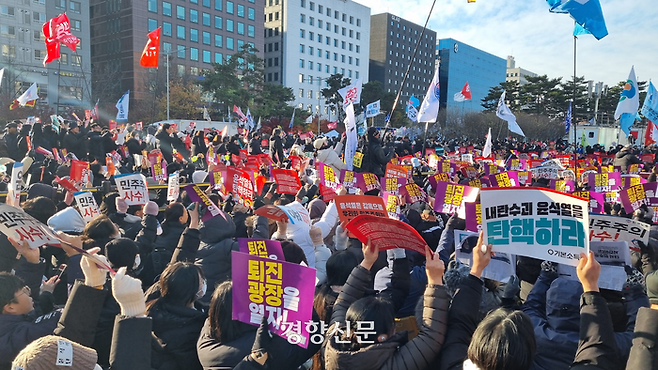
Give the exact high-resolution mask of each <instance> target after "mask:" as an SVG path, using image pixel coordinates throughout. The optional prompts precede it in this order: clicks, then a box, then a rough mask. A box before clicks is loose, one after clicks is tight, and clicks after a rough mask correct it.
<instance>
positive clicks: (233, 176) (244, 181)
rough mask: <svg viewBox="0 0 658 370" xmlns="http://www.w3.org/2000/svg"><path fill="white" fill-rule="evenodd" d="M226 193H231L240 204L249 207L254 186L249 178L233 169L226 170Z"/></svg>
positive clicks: (242, 172)
mask: <svg viewBox="0 0 658 370" xmlns="http://www.w3.org/2000/svg"><path fill="white" fill-rule="evenodd" d="M226 177H227V179H226V191H228V192H231V193H233V196H236V195H237V197H238V198H239V199H240V201H241V202H242V203H244V204H245V205H247V206H249V207H251V205H252V204H253V199H254V184H253V183H252V182H251V176H249V174H248V173H246V172H245V171H242V170H240V169H238V168H235V167H228V168H227V169H226Z"/></svg>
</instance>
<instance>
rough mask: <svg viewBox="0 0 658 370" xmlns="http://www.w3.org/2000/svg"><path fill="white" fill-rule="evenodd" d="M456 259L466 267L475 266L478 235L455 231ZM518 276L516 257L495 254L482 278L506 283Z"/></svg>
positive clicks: (506, 254)
mask: <svg viewBox="0 0 658 370" xmlns="http://www.w3.org/2000/svg"><path fill="white" fill-rule="evenodd" d="M454 233H455V257H456V259H457V260H458V261H459V262H460V263H462V264H464V265H466V266H473V248H476V247H478V246H477V240H478V233H476V232H471V231H462V230H454ZM514 274H516V256H514V255H513V254H508V253H495V254H492V256H491V261H489V264H488V265H487V267H485V268H484V270H483V271H482V278H485V279H491V280H496V281H500V282H504V283H506V282H507V281H508V280H509V277H510V276H512V275H514Z"/></svg>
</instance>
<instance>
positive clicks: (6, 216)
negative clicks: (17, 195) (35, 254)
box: [0, 203, 60, 249]
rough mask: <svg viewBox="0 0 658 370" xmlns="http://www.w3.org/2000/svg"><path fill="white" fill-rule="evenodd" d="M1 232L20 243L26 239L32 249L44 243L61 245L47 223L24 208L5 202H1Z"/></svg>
mask: <svg viewBox="0 0 658 370" xmlns="http://www.w3.org/2000/svg"><path fill="white" fill-rule="evenodd" d="M0 232H1V233H3V234H5V235H6V236H7V237H8V238H12V239H14V240H16V241H18V242H19V243H20V242H22V241H26V242H27V244H28V245H29V246H30V248H32V249H34V248H39V247H40V246H42V245H44V244H51V245H60V242H59V240H57V239H56V238H55V236H54V235H53V233H52V232H51V231H50V230H49V229H48V227H46V225H44V224H42V223H41V222H39V221H37V219H36V218H34V217H32V216H30V215H28V214H27V213H25V211H23V210H22V209H20V208H18V207H13V206H10V205H9V204H5V203H0ZM12 249H13V248H12Z"/></svg>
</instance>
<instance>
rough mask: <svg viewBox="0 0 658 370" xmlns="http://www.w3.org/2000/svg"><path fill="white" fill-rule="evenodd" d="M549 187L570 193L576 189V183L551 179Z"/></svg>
mask: <svg viewBox="0 0 658 370" xmlns="http://www.w3.org/2000/svg"><path fill="white" fill-rule="evenodd" d="M550 188H551V189H553V190H557V191H561V192H563V193H572V192H574V191H575V190H576V183H575V182H573V181H571V180H556V179H551V184H550Z"/></svg>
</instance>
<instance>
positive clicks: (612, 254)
mask: <svg viewBox="0 0 658 370" xmlns="http://www.w3.org/2000/svg"><path fill="white" fill-rule="evenodd" d="M590 249H591V250H592V252H593V253H594V257H595V258H596V261H597V262H599V263H600V264H601V274H600V275H599V287H601V288H603V289H611V290H622V289H623V288H624V284H625V283H626V270H625V269H624V265H629V266H630V265H631V264H632V262H631V253H630V249H628V243H626V242H625V241H618V242H596V241H592V242H590ZM558 273H559V274H560V276H562V277H567V278H569V279H571V280H576V281H577V280H578V275H577V274H576V268H575V267H573V266H566V265H563V264H559V265H558Z"/></svg>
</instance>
